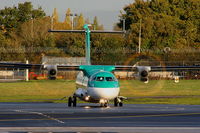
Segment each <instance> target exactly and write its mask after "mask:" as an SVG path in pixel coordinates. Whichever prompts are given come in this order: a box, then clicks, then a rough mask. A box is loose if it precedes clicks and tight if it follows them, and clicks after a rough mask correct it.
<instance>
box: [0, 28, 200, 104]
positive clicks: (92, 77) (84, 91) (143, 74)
mask: <svg viewBox="0 0 200 133" xmlns="http://www.w3.org/2000/svg"><path fill="white" fill-rule="evenodd" d="M84 29H85V30H50V31H49V32H68V33H85V35H86V65H80V66H69V65H43V64H21V63H0V68H8V69H9V68H12V69H14V68H16V69H47V70H48V75H49V77H50V79H55V77H56V75H57V71H60V70H62V71H63V70H65V71H71V70H73V71H74V70H75V71H80V72H79V73H78V75H77V79H76V88H77V89H76V91H75V92H74V94H73V95H72V96H70V97H69V98H68V106H69V107H71V106H74V107H76V105H77V98H79V99H80V100H83V101H86V102H92V103H100V105H101V106H103V107H107V106H108V103H109V101H110V100H114V106H120V107H121V106H123V100H124V99H125V97H123V96H120V85H119V81H118V80H117V78H116V77H115V75H114V74H113V72H114V71H136V72H138V75H139V79H140V80H141V81H143V82H148V75H149V72H150V71H184V70H187V71H188V70H190V71H193V70H200V66H165V67H163V66H115V65H110V66H108V65H91V61H90V33H116V34H122V33H124V31H92V30H90V29H89V27H88V25H87V24H86V25H84Z"/></svg>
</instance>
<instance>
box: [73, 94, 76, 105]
mask: <svg viewBox="0 0 200 133" xmlns="http://www.w3.org/2000/svg"><path fill="white" fill-rule="evenodd" d="M76 104H77V99H76V97H75V96H73V107H76Z"/></svg>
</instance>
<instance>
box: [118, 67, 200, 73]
mask: <svg viewBox="0 0 200 133" xmlns="http://www.w3.org/2000/svg"><path fill="white" fill-rule="evenodd" d="M145 68H148V70H149V71H151V72H160V71H200V66H115V70H114V71H130V72H131V71H138V70H139V69H145Z"/></svg>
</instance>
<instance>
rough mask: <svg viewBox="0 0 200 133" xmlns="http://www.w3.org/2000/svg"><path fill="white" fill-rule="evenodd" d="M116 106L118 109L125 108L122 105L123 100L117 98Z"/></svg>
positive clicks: (115, 100)
mask: <svg viewBox="0 0 200 133" xmlns="http://www.w3.org/2000/svg"><path fill="white" fill-rule="evenodd" d="M114 106H115V107H117V106H119V107H122V106H123V103H122V100H121V99H120V98H115V99H114Z"/></svg>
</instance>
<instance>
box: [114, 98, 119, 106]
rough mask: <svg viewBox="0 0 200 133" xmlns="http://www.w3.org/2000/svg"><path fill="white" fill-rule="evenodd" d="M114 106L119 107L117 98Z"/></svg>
mask: <svg viewBox="0 0 200 133" xmlns="http://www.w3.org/2000/svg"><path fill="white" fill-rule="evenodd" d="M114 106H115V107H117V106H118V100H117V98H115V99H114Z"/></svg>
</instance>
